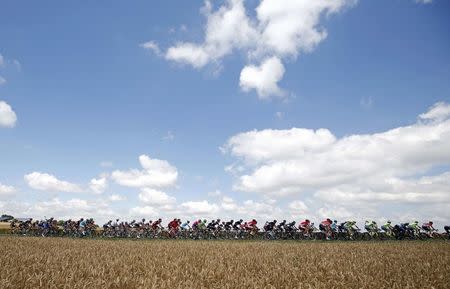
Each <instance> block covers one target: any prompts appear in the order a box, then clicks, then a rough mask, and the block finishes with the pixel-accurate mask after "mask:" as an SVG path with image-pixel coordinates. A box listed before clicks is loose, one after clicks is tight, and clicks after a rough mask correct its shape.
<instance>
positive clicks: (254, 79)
mask: <svg viewBox="0 0 450 289" xmlns="http://www.w3.org/2000/svg"><path fill="white" fill-rule="evenodd" d="M283 75H284V66H283V63H281V60H280V59H279V58H278V57H271V58H269V59H266V60H264V62H263V63H262V64H261V65H260V66H259V67H258V66H254V65H248V66H245V67H244V69H242V71H241V76H240V78H239V81H240V82H239V85H240V86H241V88H242V89H243V90H244V91H250V90H252V89H255V90H256V91H257V93H258V95H259V97H260V98H261V99H265V98H269V97H270V96H283V95H284V94H285V93H284V92H283V90H282V89H281V88H280V87H279V86H278V82H279V81H280V80H281V79H282V78H283Z"/></svg>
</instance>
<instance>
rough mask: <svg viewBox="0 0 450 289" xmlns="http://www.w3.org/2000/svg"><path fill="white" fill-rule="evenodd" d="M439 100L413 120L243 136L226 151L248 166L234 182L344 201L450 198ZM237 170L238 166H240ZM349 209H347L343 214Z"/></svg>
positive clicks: (266, 191)
mask: <svg viewBox="0 0 450 289" xmlns="http://www.w3.org/2000/svg"><path fill="white" fill-rule="evenodd" d="M449 107H450V106H449V105H448V104H446V103H437V104H436V105H434V106H432V107H431V108H430V109H429V110H428V111H427V112H425V113H423V114H421V115H420V116H419V118H418V121H417V122H416V123H414V124H412V125H408V126H402V127H398V128H394V129H391V130H388V131H384V132H380V133H374V134H360V135H349V136H344V137H342V138H337V137H335V136H334V135H333V134H332V133H331V132H330V131H329V130H327V129H318V130H310V129H304V128H292V129H287V130H269V129H268V130H261V131H256V130H255V131H250V132H245V133H240V134H237V135H235V136H233V137H231V138H230V139H229V140H228V142H227V143H226V144H225V145H224V147H223V150H224V151H225V152H228V153H229V154H231V155H232V156H235V157H236V158H237V159H238V161H240V162H241V165H242V166H244V167H245V170H244V171H242V172H241V173H240V174H238V175H237V177H236V183H235V186H234V188H235V189H236V190H240V191H244V192H256V193H260V194H262V195H268V196H277V197H279V196H304V195H308V194H310V193H313V194H314V197H315V198H316V200H321V202H333V203H337V204H349V203H350V204H351V203H353V204H355V203H356V204H371V203H372V204H373V203H377V202H378V203H383V202H389V203H402V204H404V203H412V204H413V203H416V204H417V203H420V204H424V203H442V202H445V203H450V193H449V191H448V188H449V186H450V183H449V180H450V172H448V171H444V172H442V173H437V174H436V173H433V170H435V169H438V168H442V167H447V166H449V165H450V110H449ZM235 173H236V172H235ZM343 215H345V214H343Z"/></svg>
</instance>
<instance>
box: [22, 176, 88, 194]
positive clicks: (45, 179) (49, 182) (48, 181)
mask: <svg viewBox="0 0 450 289" xmlns="http://www.w3.org/2000/svg"><path fill="white" fill-rule="evenodd" d="M24 179H25V182H26V183H27V184H28V186H30V188H32V189H35V190H40V191H51V192H66V193H79V192H82V191H83V189H82V188H81V187H80V186H78V185H76V184H72V183H69V182H67V181H62V180H59V179H58V178H56V177H55V176H53V175H50V174H46V173H40V172H33V173H30V174H27V175H25V176H24Z"/></svg>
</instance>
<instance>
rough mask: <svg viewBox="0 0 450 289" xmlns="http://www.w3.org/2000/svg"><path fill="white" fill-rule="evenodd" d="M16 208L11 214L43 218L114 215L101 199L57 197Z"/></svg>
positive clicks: (98, 218)
mask: <svg viewBox="0 0 450 289" xmlns="http://www.w3.org/2000/svg"><path fill="white" fill-rule="evenodd" d="M17 209H18V208H16V209H14V210H13V211H11V213H12V214H13V215H17V214H18V213H20V214H21V215H22V216H26V217H32V218H35V219H43V218H44V217H55V218H57V219H64V220H67V219H69V218H70V219H79V218H89V217H92V216H96V217H97V221H101V220H102V221H103V220H105V219H106V218H112V217H114V216H115V213H114V211H113V210H112V209H111V208H109V207H108V205H107V204H106V203H104V202H102V201H101V200H91V201H88V200H83V199H78V198H74V199H69V200H61V199H58V198H54V199H51V200H49V201H40V202H36V203H34V204H21V206H20V212H18V210H17Z"/></svg>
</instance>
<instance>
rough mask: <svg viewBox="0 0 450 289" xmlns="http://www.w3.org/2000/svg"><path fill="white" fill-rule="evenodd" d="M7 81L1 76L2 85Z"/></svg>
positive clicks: (0, 83) (0, 82)
mask: <svg viewBox="0 0 450 289" xmlns="http://www.w3.org/2000/svg"><path fill="white" fill-rule="evenodd" d="M5 83H6V79H5V78H3V77H2V76H0V85H3V84H5Z"/></svg>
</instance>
